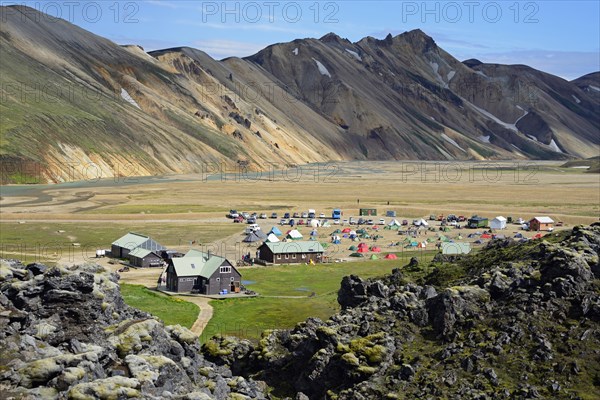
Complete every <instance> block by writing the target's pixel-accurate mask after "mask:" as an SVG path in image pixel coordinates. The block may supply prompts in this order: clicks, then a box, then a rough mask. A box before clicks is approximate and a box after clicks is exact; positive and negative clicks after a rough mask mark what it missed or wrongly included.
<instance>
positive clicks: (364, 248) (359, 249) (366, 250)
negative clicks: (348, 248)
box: [357, 247, 369, 253]
mask: <svg viewBox="0 0 600 400" xmlns="http://www.w3.org/2000/svg"><path fill="white" fill-rule="evenodd" d="M357 252H358V253H368V252H369V249H368V248H366V247H359V248H358V250H357Z"/></svg>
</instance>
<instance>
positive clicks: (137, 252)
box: [129, 247, 158, 258]
mask: <svg viewBox="0 0 600 400" xmlns="http://www.w3.org/2000/svg"><path fill="white" fill-rule="evenodd" d="M150 253H154V251H152V250H148V249H142V248H141V247H136V248H135V249H133V250H131V251H130V252H129V255H130V256H132V257H138V258H144V257H146V256H147V255H148V254H150ZM157 255H158V254H157Z"/></svg>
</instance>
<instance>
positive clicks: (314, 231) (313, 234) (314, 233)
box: [310, 229, 319, 236]
mask: <svg viewBox="0 0 600 400" xmlns="http://www.w3.org/2000/svg"><path fill="white" fill-rule="evenodd" d="M318 234H319V232H317V230H316V229H313V230H312V231H311V232H310V236H317V235H318Z"/></svg>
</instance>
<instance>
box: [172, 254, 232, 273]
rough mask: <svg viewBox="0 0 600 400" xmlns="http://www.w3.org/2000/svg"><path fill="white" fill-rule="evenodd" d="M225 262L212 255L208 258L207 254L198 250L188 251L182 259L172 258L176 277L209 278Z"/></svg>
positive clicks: (221, 258) (223, 259)
mask: <svg viewBox="0 0 600 400" xmlns="http://www.w3.org/2000/svg"><path fill="white" fill-rule="evenodd" d="M226 261H227V260H226V259H225V258H224V257H221V256H216V255H214V254H211V255H210V258H209V257H208V253H204V252H202V251H199V250H190V251H188V252H187V254H186V255H185V256H183V257H178V258H173V267H174V268H175V272H176V273H177V276H179V277H181V276H202V277H204V278H210V277H211V276H212V274H214V273H215V271H216V270H217V268H219V267H220V266H221V265H222V264H223V263H224V262H226Z"/></svg>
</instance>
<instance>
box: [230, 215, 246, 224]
mask: <svg viewBox="0 0 600 400" xmlns="http://www.w3.org/2000/svg"><path fill="white" fill-rule="evenodd" d="M233 222H237V223H241V222H244V217H242V216H241V215H238V216H237V217H235V218H234V219H233Z"/></svg>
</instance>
